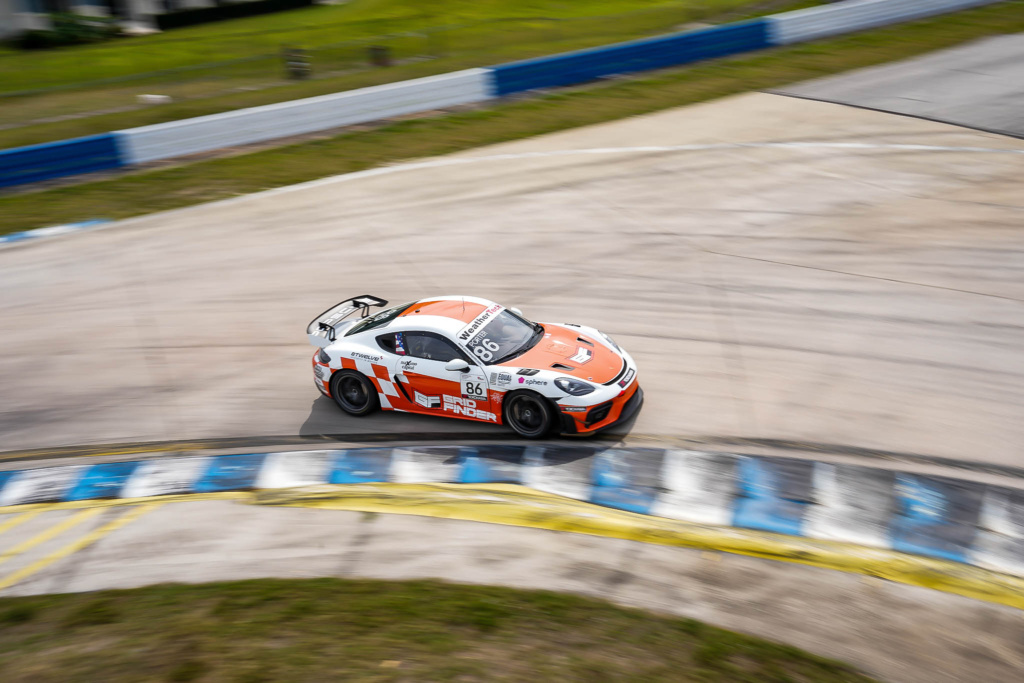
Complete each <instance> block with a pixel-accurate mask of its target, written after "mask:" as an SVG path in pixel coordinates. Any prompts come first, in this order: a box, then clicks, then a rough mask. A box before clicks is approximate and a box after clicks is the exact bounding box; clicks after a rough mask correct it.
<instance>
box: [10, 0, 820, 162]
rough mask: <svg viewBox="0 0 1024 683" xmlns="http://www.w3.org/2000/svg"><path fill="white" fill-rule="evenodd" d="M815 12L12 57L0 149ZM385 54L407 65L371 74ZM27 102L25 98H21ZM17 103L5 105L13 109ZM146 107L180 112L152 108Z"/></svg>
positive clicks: (342, 15) (470, 18)
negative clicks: (303, 55) (301, 70)
mask: <svg viewBox="0 0 1024 683" xmlns="http://www.w3.org/2000/svg"><path fill="white" fill-rule="evenodd" d="M809 4H816V3H815V1H814V0H700V1H698V0H591V1H589V2H586V3H570V2H564V1H563V2H556V1H555V0H534V1H533V2H527V3H513V2H511V0H486V1H480V2H467V1H456V0H443V1H439V2H430V3H421V2H409V1H407V0H353V1H352V2H349V3H347V4H343V5H335V6H318V7H311V8H307V9H302V10H294V11H291V12H284V13H279V14H273V15H267V16H262V17H252V18H249V19H240V20H235V21H231V22H222V23H218V24H210V25H205V26H199V27H194V28H187V29H180V30H176V31H170V32H168V33H166V34H162V35H156V36H149V37H143V38H134V39H124V40H118V41H114V42H110V43H103V44H97V45H89V46H81V47H75V48H67V49H62V50H54V51H48V52H34V53H21V54H16V53H10V52H8V53H7V54H0V148H9V147H16V146H21V145H28V144H36V143H40V142H49V141H52V140H60V139H66V138H71V137H78V136H82V135H91V134H95V133H103V132H106V131H109V130H120V129H123V128H131V127H135V126H141V125H148V124H152V123H161V122H164V121H171V120H175V119H180V118H188V117H192V116H200V115H204V114H213V113H218V112H222V111H228V110H232V109H238V108H242V107H250V106H255V105H259V104H268V103H272V102H280V101H284V100H288V99H296V98H300V97H308V96H314V95H321V94H325V93H329V92H337V91H342V90H349V89H353V88H358V87H364V86H367V85H375V84H379V83H385V82H391V81H397V80H404V79H409V78H416V77H419V76H426V75H431V74H436V73H443V72H446V71H456V70H458V69H463V68H468V67H477V66H489V65H492V64H498V63H502V62H506V61H512V60H516V59H521V58H526V57H533V56H538V55H544V54H551V53H554V52H561V51H567V50H572V49H577V48H582V47H589V46H595V45H602V44H606V43H611V42H616V41H621V40H626V39H630V38H637V37H641V36H647V35H652V34H656V33H664V32H668V31H672V30H677V29H679V28H681V27H682V26H684V25H687V24H688V23H690V22H695V21H712V22H715V21H730V20H735V19H738V18H742V17H746V16H752V15H755V14H763V13H770V12H773V11H779V10H783V9H790V8H793V7H798V6H804V5H809ZM284 45H298V46H303V47H305V48H312V49H311V50H310V51H309V56H310V62H311V64H312V70H313V78H312V80H309V81H304V82H295V81H289V80H287V79H286V77H285V74H284V68H283V64H282V61H281V58H280V52H281V48H282V46H284ZM370 45H382V46H385V47H387V48H389V49H390V50H391V53H392V55H393V57H394V58H395V60H396V62H395V65H394V66H391V67H387V68H379V67H378V68H374V67H371V66H370V65H369V63H368V58H367V48H368V46H370ZM24 91H28V94H23V95H19V96H12V95H11V93H17V92H24ZM5 93H6V96H5ZM140 94H161V95H168V96H170V97H172V98H173V99H174V102H173V103H171V104H165V105H160V106H152V105H149V106H147V105H142V104H139V103H138V102H137V96H138V95H140Z"/></svg>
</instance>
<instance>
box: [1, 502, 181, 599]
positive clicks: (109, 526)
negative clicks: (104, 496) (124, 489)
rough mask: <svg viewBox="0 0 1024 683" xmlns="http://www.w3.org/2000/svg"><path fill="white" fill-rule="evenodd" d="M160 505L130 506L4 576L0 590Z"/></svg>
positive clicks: (92, 510) (90, 543)
mask: <svg viewBox="0 0 1024 683" xmlns="http://www.w3.org/2000/svg"><path fill="white" fill-rule="evenodd" d="M161 505H163V503H150V504H148V505H140V506H138V507H135V508H132V509H130V510H128V512H126V513H124V514H123V515H121V516H120V517H118V518H117V519H115V520H113V521H111V522H107V523H106V524H104V525H103V526H101V527H100V528H98V529H94V530H92V531H90V532H89V533H87V534H86V535H85V536H82V537H81V538H79V539H78V540H76V541H74V542H72V543H69V544H68V545H66V546H64V547H63V548H60V549H59V550H55V551H54V552H52V553H50V554H49V555H47V556H46V557H44V558H42V559H41V560H36V561H35V562H33V563H32V564H30V565H28V566H27V567H22V568H21V569H19V570H18V571H16V572H14V573H12V574H9V575H7V576H5V577H4V578H2V579H0V591H2V590H3V589H5V588H8V587H10V586H13V585H14V584H16V583H18V582H19V581H21V580H23V579H25V578H27V577H29V576H31V575H32V574H35V573H36V572H37V571H39V570H40V569H43V568H44V567H48V566H49V565H51V564H53V563H54V562H56V561H57V560H60V559H63V558H65V557H67V556H68V555H73V554H74V553H77V552H78V551H79V550H82V549H83V548H87V547H89V546H90V545H92V544H93V543H95V542H96V541H98V540H99V539H101V538H103V537H104V536H106V535H107V534H109V533H111V532H113V531H116V530H118V529H120V528H121V527H123V526H125V525H126V524H128V523H130V522H133V521H135V520H136V519H138V518H139V517H141V516H142V515H144V514H146V513H147V512H150V511H152V510H155V509H156V508H158V507H160V506H161ZM83 512H92V513H93V514H97V513H99V512H100V508H93V509H91V510H85V511H83ZM79 514H83V513H79Z"/></svg>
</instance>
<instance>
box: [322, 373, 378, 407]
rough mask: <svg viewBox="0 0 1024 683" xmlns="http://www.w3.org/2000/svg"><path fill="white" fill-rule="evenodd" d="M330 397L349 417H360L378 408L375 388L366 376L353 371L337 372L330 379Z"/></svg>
mask: <svg viewBox="0 0 1024 683" xmlns="http://www.w3.org/2000/svg"><path fill="white" fill-rule="evenodd" d="M331 396H332V397H333V398H334V402H335V403H337V404H338V405H339V406H340V407H341V409H342V410H344V411H345V412H346V413H348V414H349V415H355V416H356V417H362V416H363V415H368V414H370V413H372V412H373V411H375V410H377V409H378V408H380V397H379V396H377V388H376V387H374V386H373V383H372V382H370V380H369V379H367V378H366V375H364V374H362V373H359V372H356V371H355V370H339V371H338V372H336V373H334V377H331Z"/></svg>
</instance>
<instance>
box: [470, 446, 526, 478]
mask: <svg viewBox="0 0 1024 683" xmlns="http://www.w3.org/2000/svg"><path fill="white" fill-rule="evenodd" d="M525 451H526V449H525V448H524V447H523V446H477V447H466V448H462V449H461V451H460V459H461V461H462V467H461V468H460V469H459V483H460V484H501V483H505V484H518V483H519V482H520V481H521V479H522V477H521V473H520V470H521V468H522V462H523V454H524V452H525Z"/></svg>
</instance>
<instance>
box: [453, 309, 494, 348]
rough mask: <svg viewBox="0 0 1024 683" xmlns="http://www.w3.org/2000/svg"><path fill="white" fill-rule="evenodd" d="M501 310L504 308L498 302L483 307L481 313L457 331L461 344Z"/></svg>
mask: <svg viewBox="0 0 1024 683" xmlns="http://www.w3.org/2000/svg"><path fill="white" fill-rule="evenodd" d="M502 310H504V307H503V306H500V305H498V304H494V305H493V306H491V307H490V308H485V309H484V312H483V313H481V314H480V315H478V316H477V317H476V318H474V319H473V322H471V323H469V324H468V325H466V326H465V327H463V328H462V331H461V332H459V341H460V342H462V343H463V344H465V343H467V342H468V341H469V340H470V339H472V338H473V336H474V335H475V334H476V333H477V332H479V331H480V329H481V328H482V327H483V326H484V325H486V324H487V323H488V322H490V320H491V318H493V317H494V316H496V315H498V314H499V313H501V312H502Z"/></svg>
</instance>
